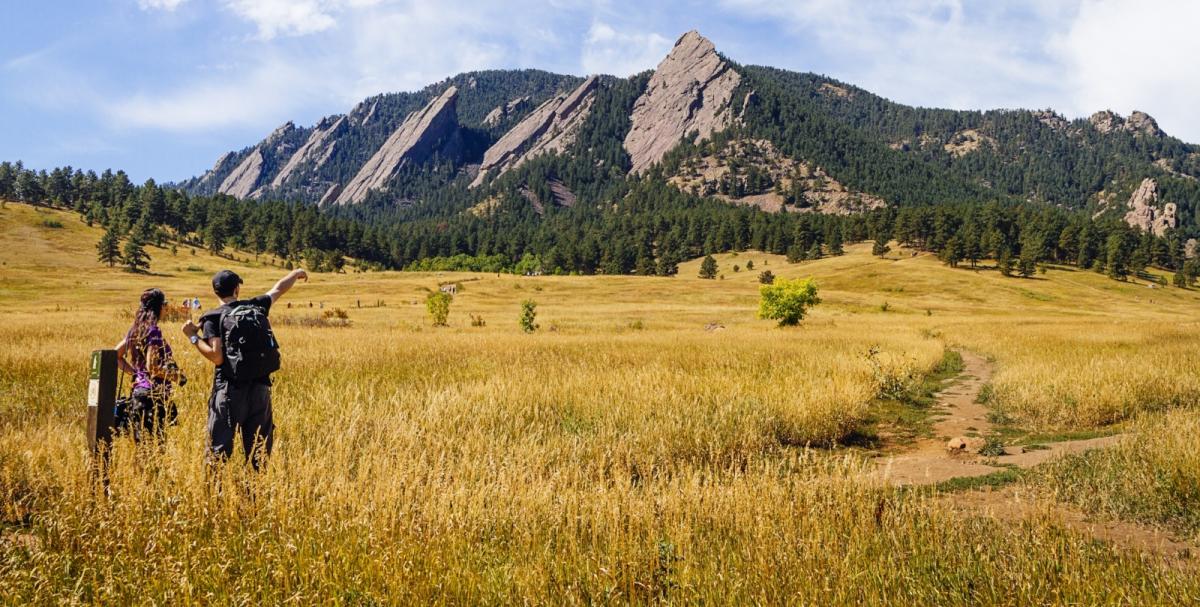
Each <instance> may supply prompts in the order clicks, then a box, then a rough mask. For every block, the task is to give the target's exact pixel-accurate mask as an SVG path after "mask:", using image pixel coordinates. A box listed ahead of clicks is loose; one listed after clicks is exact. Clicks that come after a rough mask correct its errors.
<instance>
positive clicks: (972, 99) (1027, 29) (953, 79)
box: [722, 0, 1071, 109]
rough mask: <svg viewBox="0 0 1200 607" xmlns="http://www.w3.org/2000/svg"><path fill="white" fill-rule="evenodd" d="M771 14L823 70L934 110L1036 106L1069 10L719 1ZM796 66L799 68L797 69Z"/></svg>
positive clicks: (1024, 3) (1030, 2)
mask: <svg viewBox="0 0 1200 607" xmlns="http://www.w3.org/2000/svg"><path fill="white" fill-rule="evenodd" d="M722 4H723V5H724V6H725V7H726V8H729V9H733V10H737V11H741V12H744V13H748V14H751V15H756V16H758V17H761V18H768V19H775V20H779V21H780V22H781V23H782V24H784V25H785V27H788V28H789V29H791V30H792V31H794V32H795V35H797V36H803V37H805V38H806V40H805V41H806V42H810V43H811V42H815V43H816V44H817V46H819V48H820V49H821V50H823V51H824V52H825V54H826V55H827V56H828V57H829V58H830V60H829V62H830V63H831V64H832V67H833V68H834V70H831V72H832V73H831V75H833V76H835V77H837V78H839V79H842V80H846V81H849V82H850V83H852V84H856V85H859V86H862V87H863V88H866V89H868V90H871V91H872V92H875V93H879V94H881V95H884V96H887V97H890V98H892V99H895V100H897V101H901V102H905V103H912V104H921V105H934V106H942V107H946V106H949V107H955V108H960V109H967V108H976V109H977V108H988V107H998V106H999V107H1018V106H1035V107H1041V106H1043V105H1045V104H1046V103H1048V102H1050V101H1051V100H1052V99H1053V95H1051V94H1049V93H1050V92H1052V91H1053V90H1054V89H1056V88H1057V86H1056V84H1055V79H1056V74H1055V73H1054V70H1053V69H1051V68H1052V66H1048V65H1046V62H1045V57H1044V48H1043V47H1044V44H1045V39H1046V35H1047V31H1048V29H1049V28H1054V27H1063V26H1064V25H1065V17H1067V16H1069V14H1070V12H1071V9H1070V6H1069V5H1066V4H1064V3H1044V2H1040V1H1039V0H1021V1H1018V2H1005V3H984V2H970V3H968V2H964V1H962V0H894V1H887V0H874V1H869V2H840V1H835V0H802V1H798V2H791V3H778V2H773V1H770V0H722ZM801 69H803V68H801Z"/></svg>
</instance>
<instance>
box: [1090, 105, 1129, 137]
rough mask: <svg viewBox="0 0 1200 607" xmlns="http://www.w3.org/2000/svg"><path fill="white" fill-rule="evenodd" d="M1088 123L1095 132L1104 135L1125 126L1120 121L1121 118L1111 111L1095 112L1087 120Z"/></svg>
mask: <svg viewBox="0 0 1200 607" xmlns="http://www.w3.org/2000/svg"><path fill="white" fill-rule="evenodd" d="M1088 122H1090V123H1091V125H1092V126H1093V127H1095V129H1096V130H1097V131H1100V132H1101V133H1103V134H1105V135H1107V134H1109V133H1111V132H1113V131H1115V130H1117V129H1119V128H1121V127H1122V126H1123V125H1124V124H1125V121H1124V120H1122V119H1121V117H1120V116H1118V115H1117V113H1116V112H1113V111H1112V110H1101V111H1099V112H1096V113H1095V114H1092V116H1091V117H1090V118H1088Z"/></svg>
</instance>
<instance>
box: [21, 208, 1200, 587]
mask: <svg viewBox="0 0 1200 607" xmlns="http://www.w3.org/2000/svg"><path fill="white" fill-rule="evenodd" d="M56 216H57V214H56ZM39 217H40V214H39V213H38V212H37V211H35V210H33V209H30V208H28V207H25V206H22V205H12V204H10V205H8V206H7V207H6V208H4V209H3V210H0V238H3V245H2V246H0V264H2V265H0V310H2V315H3V317H2V320H3V322H0V340H2V341H3V343H4V344H5V347H4V348H3V349H0V413H2V414H3V420H4V421H3V422H2V423H0V505H2V506H3V515H4V524H5V525H6V528H7V531H6V532H5V535H4V536H3V538H4V539H3V540H0V550H2V552H0V596H3V597H4V602H6V603H30V602H35V603H57V602H68V603H69V602H84V603H104V604H111V603H118V604H121V603H136V602H148V603H149V602H153V603H159V604H164V603H170V604H177V603H182V604H186V603H206V604H208V603H250V602H253V603H265V604H278V603H284V602H297V603H302V604H309V603H335V604H336V603H352V604H358V603H395V604H412V603H430V602H433V603H540V604H562V603H596V602H605V603H607V602H618V603H624V602H635V603H648V602H656V601H667V602H676V603H692V602H710V603H711V602H720V603H773V604H779V603H788V604H806V603H808V604H812V603H820V604H862V603H892V604H947V603H963V602H966V603H972V604H1009V605H1020V604H1032V603H1060V602H1061V603H1087V604H1096V603H1125V604H1147V603H1161V602H1166V601H1174V602H1179V601H1180V600H1181V599H1186V598H1187V597H1193V598H1194V597H1196V596H1198V593H1200V583H1198V582H1197V581H1196V580H1195V579H1194V578H1192V577H1190V576H1188V575H1184V574H1182V573H1180V572H1178V571H1175V570H1171V569H1166V568H1162V567H1160V566H1158V565H1157V564H1155V563H1154V562H1152V561H1148V560H1143V559H1142V558H1140V557H1138V556H1137V555H1132V554H1126V553H1123V552H1120V551H1119V550H1116V549H1113V548H1111V547H1108V546H1105V545H1102V544H1097V543H1094V542H1092V541H1091V540H1090V539H1089V538H1086V537H1082V536H1079V535H1076V534H1073V533H1071V532H1068V531H1065V530H1063V529H1060V528H1058V527H1055V526H1053V525H1052V524H1050V523H1030V524H1027V525H1023V526H1020V527H1012V526H1008V525H1006V524H1003V523H998V522H994V521H988V520H982V519H971V518H962V517H960V516H959V515H957V514H955V513H953V512H951V511H949V510H947V509H945V507H944V506H942V505H939V503H938V502H937V501H934V500H928V499H926V498H924V497H921V496H919V495H916V494H913V493H898V492H896V491H894V490H891V489H887V488H881V487H878V486H876V485H875V484H873V483H872V482H871V481H870V480H869V478H868V476H867V475H865V474H863V470H864V466H868V465H869V464H864V463H863V461H862V460H861V458H860V456H859V455H858V454H857V452H856V451H854V450H844V449H830V448H828V447H829V446H830V445H832V444H836V443H838V442H839V441H840V440H842V439H843V438H845V437H846V436H847V435H848V433H850V432H851V431H853V430H855V429H856V428H858V427H860V426H861V424H862V422H863V420H864V419H865V418H866V416H867V413H868V410H869V409H870V408H871V407H872V403H873V401H874V399H875V397H876V394H877V393H878V392H879V390H880V388H881V386H882V385H884V384H889V383H894V382H897V381H900V382H905V381H910V378H912V377H913V376H919V375H921V374H924V373H928V372H929V371H931V370H932V369H933V368H934V367H935V366H936V365H937V364H938V362H940V361H941V359H942V354H943V351H944V349H945V347H946V346H947V345H963V346H967V347H970V348H972V349H975V350H977V351H979V352H981V353H985V354H988V355H991V356H993V357H995V358H996V360H997V363H998V368H999V373H998V374H997V376H996V378H995V384H996V386H995V394H996V398H997V399H998V402H999V403H1001V406H1003V407H1004V408H1005V410H1006V411H1009V412H1011V413H1012V414H1014V415H1017V416H1019V417H1020V418H1021V419H1022V420H1023V421H1024V422H1026V423H1029V424H1045V425H1052V426H1070V427H1080V426H1089V427H1090V426H1092V425H1094V424H1098V423H1103V422H1106V421H1109V420H1110V419H1120V418H1123V416H1128V415H1133V414H1135V413H1138V412H1139V411H1141V410H1143V409H1160V408H1164V407H1176V408H1180V407H1182V408H1187V407H1190V406H1191V405H1192V401H1191V400H1189V398H1190V396H1189V395H1190V394H1191V393H1190V392H1188V391H1187V390H1189V389H1190V388H1179V387H1178V385H1177V384H1172V385H1171V386H1163V391H1162V392H1158V391H1154V390H1151V392H1152V396H1153V397H1154V398H1153V399H1150V400H1147V399H1146V398H1144V397H1143V396H1139V395H1140V394H1142V393H1141V392H1139V390H1143V391H1145V390H1147V389H1148V388H1145V386H1154V385H1156V384H1155V383H1154V381H1153V379H1152V378H1151V379H1146V378H1143V379H1139V380H1137V381H1133V380H1128V379H1121V377H1120V376H1117V377H1115V378H1112V379H1107V376H1105V375H1103V374H1098V375H1096V379H1095V380H1093V381H1096V382H1106V383H1103V384H1102V386H1103V390H1101V392H1103V393H1104V394H1105V397H1106V398H1107V399H1108V400H1104V401H1102V402H1101V403H1100V404H1098V405H1097V404H1094V403H1095V401H1096V399H1095V397H1094V395H1095V394H1098V393H1100V392H1097V388H1096V387H1094V386H1079V385H1076V384H1072V383H1071V382H1070V381H1065V380H1064V381H1061V382H1058V383H1055V382H1054V374H1053V371H1054V370H1055V369H1060V370H1062V371H1063V372H1066V373H1076V372H1078V371H1077V370H1078V369H1087V368H1088V366H1087V365H1086V363H1082V362H1075V363H1074V366H1072V358H1071V356H1070V352H1072V351H1075V352H1078V353H1079V354H1080V357H1081V358H1084V359H1085V360H1086V357H1087V356H1095V357H1100V358H1103V357H1108V358H1110V359H1112V360H1117V361H1120V360H1125V361H1126V362H1127V363H1128V366H1127V367H1126V368H1129V369H1143V368H1149V367H1150V366H1151V365H1169V367H1168V368H1170V369H1176V370H1179V369H1185V368H1187V365H1189V364H1193V365H1194V364H1195V361H1196V360H1197V359H1196V356H1197V355H1196V354H1193V353H1190V352H1189V348H1188V347H1187V346H1188V345H1189V343H1190V344H1191V345H1193V347H1191V348H1190V351H1191V352H1195V351H1196V348H1195V347H1194V345H1195V341H1194V338H1193V341H1192V342H1188V339H1189V336H1188V334H1187V333H1186V329H1184V328H1173V327H1183V326H1185V325H1182V324H1181V323H1186V322H1190V320H1188V318H1187V315H1188V314H1190V313H1191V312H1192V311H1194V310H1195V306H1196V303H1197V297H1196V295H1195V294H1194V293H1192V292H1184V291H1179V290H1175V289H1171V290H1167V291H1155V292H1154V293H1153V297H1154V298H1155V299H1156V302H1155V303H1154V304H1148V303H1147V302H1146V301H1145V300H1146V299H1148V297H1149V296H1148V294H1147V292H1148V290H1147V289H1145V287H1144V286H1140V287H1139V286H1135V285H1126V284H1118V283H1113V282H1112V281H1108V280H1107V279H1104V278H1103V277H1100V276H1096V275H1093V274H1089V273H1077V272H1069V271H1060V270H1052V271H1051V272H1050V273H1049V274H1047V275H1046V276H1045V279H1044V280H1019V279H1004V278H1002V277H1000V276H998V275H996V274H995V273H994V272H981V273H973V272H970V271H966V270H951V269H947V268H944V267H943V266H941V265H940V264H938V263H937V262H936V261H935V260H933V259H931V258H929V257H926V256H918V257H916V258H912V257H908V256H907V253H905V254H904V257H903V258H902V259H892V260H878V259H874V258H872V257H870V256H869V255H868V254H867V252H868V250H869V247H867V248H864V247H862V246H855V247H850V248H849V254H847V255H846V256H844V257H840V258H834V259H826V260H821V261H817V262H810V263H804V264H798V265H789V264H786V263H785V261H784V260H783V259H781V258H779V257H775V256H769V255H764V254H758V253H753V254H751V253H741V254H739V255H737V256H736V257H735V256H732V255H722V256H718V260H719V262H720V265H721V267H722V269H723V271H724V273H725V279H724V280H713V281H703V280H699V279H698V278H695V276H696V273H697V270H698V264H699V262H698V261H694V262H689V263H687V264H683V266H682V267H681V269H680V275H679V276H678V277H675V278H665V279H660V278H632V277H537V278H524V277H513V276H496V275H453V274H446V275H434V274H408V273H371V274H348V275H337V276H334V275H314V276H313V279H312V281H311V283H310V284H301V285H299V286H297V287H296V289H295V290H294V291H293V292H292V293H290V294H289V295H288V297H287V298H286V299H285V300H284V301H285V302H291V303H292V304H293V307H292V308H290V309H289V308H288V307H286V305H284V304H283V303H281V304H280V305H279V306H277V308H276V310H274V311H273V312H272V316H273V317H275V318H276V319H280V321H279V322H277V323H276V324H277V333H278V335H279V338H280V341H281V343H282V344H283V349H284V365H285V367H284V369H283V371H281V372H280V373H279V374H278V376H277V382H276V389H275V395H274V400H275V414H276V422H277V423H278V425H279V431H278V435H277V449H276V453H275V455H274V457H273V458H272V460H271V464H270V466H269V468H268V469H267V470H266V471H265V472H264V473H262V474H257V475H255V474H253V473H250V472H248V471H247V470H246V469H245V468H244V467H242V466H238V465H232V466H228V467H226V468H224V469H223V471H222V475H223V476H224V477H225V478H223V479H221V480H220V482H219V483H212V482H209V481H208V480H207V479H206V468H205V465H204V459H203V452H204V434H203V428H204V416H205V413H206V411H205V404H204V403H205V399H206V395H207V394H206V390H207V387H208V386H207V383H208V381H210V377H211V371H210V370H209V369H207V368H206V367H205V366H204V365H203V364H201V360H200V357H199V356H198V355H196V354H195V353H194V352H191V351H190V350H189V349H188V348H186V347H184V346H185V345H186V343H185V342H184V341H183V339H182V337H181V335H180V334H179V333H178V332H177V330H176V329H175V328H173V327H172V328H170V329H168V330H167V332H166V333H167V336H168V339H170V340H171V342H172V344H173V345H175V346H176V348H177V350H178V351H179V354H180V359H181V363H182V366H183V367H184V370H185V371H186V372H187V373H188V375H189V376H191V377H192V378H193V381H192V382H191V383H190V384H189V385H188V386H187V387H186V388H185V389H183V390H181V391H179V393H178V396H177V400H178V402H179V404H180V408H181V423H180V424H179V425H178V426H177V427H174V428H172V429H171V430H170V432H169V437H168V440H167V442H166V444H165V445H164V446H163V447H162V448H161V449H156V448H150V449H146V448H143V449H141V450H139V449H135V448H134V446H133V445H131V444H129V443H128V442H126V441H119V442H118V444H117V446H116V449H115V453H114V461H113V465H112V482H111V487H110V489H111V495H110V496H107V497H105V496H103V494H102V493H98V492H97V490H96V487H95V485H94V484H93V483H91V482H90V475H89V470H88V458H87V457H86V452H85V447H84V442H83V412H84V407H83V402H84V396H85V381H84V373H85V369H86V360H87V358H86V357H87V353H88V352H89V351H90V350H92V349H95V348H98V347H104V346H110V345H111V344H113V343H115V342H116V341H117V339H119V337H120V335H122V334H123V332H124V330H125V329H126V324H127V322H128V321H127V320H126V318H125V315H126V314H127V310H128V308H129V307H131V305H132V303H133V302H134V301H136V296H137V294H138V293H139V292H140V291H141V290H142V289H144V288H146V287H149V286H160V287H162V288H164V289H165V290H166V291H167V293H168V296H169V298H171V299H172V300H177V299H179V298H180V297H183V296H191V295H199V296H201V298H202V300H204V302H205V305H206V306H211V305H213V304H214V302H213V300H212V297H211V296H207V295H206V293H207V292H208V288H207V283H208V278H209V276H210V275H211V273H212V272H213V271H215V270H216V269H218V268H219V267H223V266H224V265H225V264H227V263H230V262H227V261H226V260H222V259H218V258H214V257H210V256H209V255H207V254H206V253H202V252H201V253H199V254H197V255H194V256H193V255H192V254H191V253H190V251H189V250H188V249H185V248H181V249H180V250H179V252H178V255H176V256H172V255H171V254H170V253H169V252H167V251H164V250H158V249H152V250H151V255H152V256H153V257H154V263H153V266H152V269H153V271H154V272H155V274H154V275H149V276H145V275H130V274H126V273H124V272H122V271H120V270H117V269H108V268H102V267H99V266H98V265H97V264H96V263H95V262H94V261H93V259H94V257H95V255H94V250H93V245H94V242H95V240H96V238H97V237H98V231H96V230H94V229H88V228H86V227H85V226H82V225H81V224H79V222H78V220H77V219H75V218H73V217H70V216H67V215H61V217H62V218H63V223H64V224H65V227H64V228H62V229H50V228H44V227H41V226H40V224H39V222H40V219H39ZM747 259H753V260H754V261H755V265H756V266H757V267H756V269H755V271H754V272H746V271H742V272H738V273H733V272H732V271H731V269H732V265H733V264H734V263H738V264H740V265H743V266H744V261H745V260H747ZM233 265H234V266H236V267H237V269H238V271H239V273H241V274H242V275H243V276H244V277H245V278H246V282H247V287H246V288H247V289H248V290H265V289H266V288H267V287H269V286H270V283H271V281H272V280H274V279H275V278H276V277H277V276H278V275H280V274H281V273H282V270H280V269H278V268H272V267H267V266H263V265H256V264H252V263H251V264H242V263H236V264H233ZM191 268H194V269H191ZM763 269H770V270H772V271H773V272H775V273H776V274H777V275H780V276H784V277H801V276H809V275H811V276H814V277H816V278H817V280H818V282H819V284H820V285H821V289H822V291H821V296H822V298H823V300H824V301H825V303H823V304H822V305H821V306H819V307H817V308H816V309H815V311H814V312H813V314H812V316H811V318H809V319H807V320H805V321H804V323H803V325H802V326H801V327H799V328H796V329H792V330H781V329H777V328H775V327H774V326H773V323H770V322H767V321H759V320H755V318H754V312H755V309H756V305H755V304H756V298H757V280H756V275H757V273H758V271H760V270H763ZM451 280H454V281H459V282H460V283H461V284H462V287H463V288H462V289H461V290H460V293H459V294H458V296H456V298H455V300H454V303H453V305H452V311H451V315H450V326H449V327H448V328H442V329H434V328H431V327H429V326H428V322H427V320H426V319H425V316H424V314H425V312H424V294H425V293H426V292H427V291H428V289H435V288H437V284H438V283H439V282H444V281H451ZM528 298H532V299H534V300H536V301H537V302H538V310H539V318H538V320H539V322H540V323H541V325H542V330H541V331H539V332H538V333H537V334H534V335H524V334H522V333H521V331H520V329H519V327H518V326H517V316H518V312H519V307H520V302H521V301H522V300H523V299H528ZM1160 298H1161V299H1160ZM380 300H382V301H383V302H384V303H385V304H386V306H384V307H365V308H359V307H358V303H359V302H361V304H362V305H364V306H373V305H374V304H375V303H376V302H377V301H380ZM885 301H886V302H888V303H889V310H888V311H887V312H883V311H881V310H880V305H881V304H882V303H883V302H885ZM309 302H312V303H313V307H312V308H309V307H308V303H309ZM322 302H323V303H324V305H325V308H326V309H330V308H332V307H339V308H343V309H346V310H347V311H348V312H349V315H350V319H351V321H352V324H351V326H349V327H334V328H326V327H318V326H305V325H303V324H300V323H286V322H282V320H281V319H283V318H285V317H288V318H300V317H308V316H317V315H318V314H319V313H320V311H321V307H320V305H321V303H322ZM927 310H928V311H929V312H927ZM468 313H473V314H478V315H482V316H483V317H484V318H485V320H486V321H487V326H486V327H482V328H480V327H472V326H470V323H469V321H468V317H467V315H468ZM930 313H931V315H930ZM1169 319H1173V321H1172V320H1169ZM710 323H716V324H720V325H723V326H724V327H725V328H724V329H719V330H713V331H706V330H705V326H706V325H708V324H710ZM1151 326H1154V327H1158V328H1159V330H1160V331H1161V332H1160V333H1157V334H1155V335H1158V337H1159V339H1150V338H1148V337H1147V336H1146V335H1145V331H1146V329H1147V328H1148V327H1151ZM638 327H641V328H638ZM551 329H553V330H551ZM1100 336H1107V337H1103V338H1102V337H1100ZM1172 343H1174V344H1175V345H1171V344H1172ZM871 349H877V350H879V351H880V352H881V354H879V355H878V356H876V357H875V362H872V360H871V359H870V358H868V356H867V353H868V351H870V350H871ZM1167 352H1169V353H1170V354H1171V355H1172V356H1174V357H1175V360H1165V361H1156V360H1153V357H1155V356H1158V355H1160V354H1163V353H1167ZM1039 361H1041V362H1039ZM1089 377H1091V376H1089ZM1038 382H1043V384H1042V385H1043V386H1044V387H1045V389H1046V391H1051V393H1052V394H1054V395H1055V396H1053V397H1045V396H1044V394H1043V392H1039V391H1038V390H1037V389H1036V387H1037V385H1038ZM1139 386H1141V387H1139ZM1172 390H1175V391H1176V392H1174V393H1173V394H1175V395H1174V396H1171V395H1170V394H1172V392H1171V391H1172ZM1055 391H1056V392H1055ZM1113 393H1116V394H1115V395H1114V394H1113ZM1164 394H1168V395H1167V396H1163V395H1164ZM1068 397H1070V398H1075V399H1076V403H1077V405H1075V406H1074V408H1072V405H1069V404H1066V403H1067V401H1068ZM1155 399H1157V400H1155ZM1089 407H1090V408H1089ZM1080 411H1096V412H1097V413H1095V415H1094V417H1091V418H1088V417H1083V416H1081V415H1080V413H1079V412H1080ZM1101 412H1104V413H1103V414H1101ZM1113 412H1115V413H1113ZM806 445H812V446H814V447H817V448H806V447H805V446H806ZM1184 602H1186V600H1184Z"/></svg>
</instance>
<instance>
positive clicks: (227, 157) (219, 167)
mask: <svg viewBox="0 0 1200 607" xmlns="http://www.w3.org/2000/svg"><path fill="white" fill-rule="evenodd" d="M235 157H236V155H235V154H234V153H233V152H225V153H224V154H221V157H220V158H218V159H217V162H216V164H214V165H213V168H211V169H209V170H208V172H206V173H204V175H203V176H201V177H200V181H199V182H197V186H198V187H204V186H207V185H208V184H209V183H210V182H212V181H213V180H214V179H216V177H217V175H220V174H221V173H224V172H225V171H226V170H227V169H228V168H229V167H228V165H229V163H230V162H232V161H233V159H234V158H235Z"/></svg>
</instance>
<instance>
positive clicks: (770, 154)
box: [667, 139, 887, 215]
mask: <svg viewBox="0 0 1200 607" xmlns="http://www.w3.org/2000/svg"><path fill="white" fill-rule="evenodd" d="M734 165H737V166H739V167H740V169H739V171H738V172H737V173H735V172H734V171H733V167H734ZM751 168H754V169H757V170H758V172H759V174H760V175H765V176H766V177H767V185H765V186H763V185H760V186H759V189H758V190H757V191H755V190H752V189H750V187H751V185H750V184H749V183H748V182H747V181H746V172H747V171H748V170H749V169H751ZM734 181H740V182H741V183H742V185H743V188H742V189H741V190H740V192H737V193H735V192H734V191H730V188H729V187H728V184H730V183H732V182H734ZM667 183H669V184H671V185H673V186H675V187H677V188H679V189H680V190H681V191H684V192H690V193H693V194H696V195H699V196H713V197H716V198H720V199H722V200H726V201H728V202H732V203H736V204H744V205H749V206H755V207H758V208H760V209H762V210H764V211H767V212H769V213H776V212H781V211H785V212H789V213H822V214H829V215H848V214H851V213H861V212H863V211H869V210H871V209H877V208H880V207H884V206H887V203H886V202H885V201H884V200H883V199H882V198H879V197H878V196H873V195H871V194H868V193H865V192H856V191H852V190H850V189H849V188H847V187H846V186H844V185H842V184H841V183H839V182H838V181H837V180H836V179H834V178H833V177H832V176H830V175H829V173H827V172H825V170H824V169H822V168H821V167H819V166H814V165H812V164H810V163H808V162H801V161H797V160H795V159H793V158H790V157H788V156H786V155H785V154H783V153H782V152H780V151H779V150H778V149H776V148H775V145H774V144H772V143H771V142H770V141H768V140H766V139H757V140H747V139H735V140H733V141H730V142H728V143H726V144H725V147H723V148H721V149H719V150H716V151H715V152H714V153H713V154H706V155H703V156H700V157H698V158H690V159H687V160H685V161H684V162H683V163H682V164H681V165H680V167H679V173H678V174H676V175H672V176H670V177H668V178H667ZM721 184H726V187H725V188H724V189H722V187H721ZM793 186H800V187H799V188H796V189H795V190H794V189H793ZM790 191H799V192H802V194H800V199H797V200H791V201H790V202H791V203H790V204H789V200H788V197H787V196H785V194H784V193H785V192H790Z"/></svg>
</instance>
